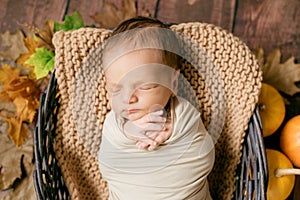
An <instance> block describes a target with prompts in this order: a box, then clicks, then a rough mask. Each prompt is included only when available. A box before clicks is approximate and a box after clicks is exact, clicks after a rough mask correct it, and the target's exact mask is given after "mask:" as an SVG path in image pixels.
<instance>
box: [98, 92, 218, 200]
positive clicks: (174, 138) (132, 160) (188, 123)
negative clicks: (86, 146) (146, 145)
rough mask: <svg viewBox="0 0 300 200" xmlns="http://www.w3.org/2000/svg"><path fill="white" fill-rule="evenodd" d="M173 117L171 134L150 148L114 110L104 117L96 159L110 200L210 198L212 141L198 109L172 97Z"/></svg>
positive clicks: (212, 158) (194, 199) (195, 199)
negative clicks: (137, 139) (127, 132)
mask: <svg viewBox="0 0 300 200" xmlns="http://www.w3.org/2000/svg"><path fill="white" fill-rule="evenodd" d="M171 118H172V120H173V130H172V135H171V137H170V138H169V139H168V140H167V141H165V142H164V143H163V144H161V145H160V146H159V147H158V148H157V149H156V150H154V151H147V150H140V149H138V148H137V147H136V145H135V141H133V140H130V139H128V138H127V137H126V136H125V135H124V134H123V132H122V129H121V127H120V123H119V122H120V120H119V119H118V117H117V116H116V114H115V113H114V112H113V111H111V112H110V113H109V114H108V115H107V116H106V119H105V122H104V127H103V134H102V142H101V147H100V151H99V155H98V159H99V165H100V170H101V172H102V175H103V178H104V179H105V180H107V182H108V188H109V195H110V199H111V200H116V199H120V200H139V199H145V200H148V199H149V200H150V199H151V200H162V199H172V200H177V199H178V200H183V199H188V200H201V199H204V200H206V199H211V197H210V194H209V187H208V183H207V176H208V174H209V172H210V171H211V169H212V167H213V163H214V144H213V142H212V140H211V137H210V136H209V134H208V133H207V131H206V129H205V127H204V125H203V123H202V121H201V118H200V113H199V111H198V110H197V109H196V108H195V107H193V106H192V105H191V104H190V103H189V102H188V101H186V100H184V99H182V98H180V97H177V98H172V100H171Z"/></svg>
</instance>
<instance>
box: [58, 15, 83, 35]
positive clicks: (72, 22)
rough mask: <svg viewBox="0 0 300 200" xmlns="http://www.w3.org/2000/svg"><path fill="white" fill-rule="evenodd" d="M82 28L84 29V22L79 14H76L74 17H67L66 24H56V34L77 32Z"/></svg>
mask: <svg viewBox="0 0 300 200" xmlns="http://www.w3.org/2000/svg"><path fill="white" fill-rule="evenodd" d="M81 27H84V22H83V19H82V17H81V15H80V13H79V12H74V13H73V14H72V15H67V16H66V17H65V20H64V23H58V22H54V32H57V31H60V30H64V31H69V30H76V29H79V28H81Z"/></svg>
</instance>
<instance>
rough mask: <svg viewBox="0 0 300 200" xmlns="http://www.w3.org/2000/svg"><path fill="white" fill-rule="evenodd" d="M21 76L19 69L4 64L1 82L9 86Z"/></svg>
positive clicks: (0, 76)
mask: <svg viewBox="0 0 300 200" xmlns="http://www.w3.org/2000/svg"><path fill="white" fill-rule="evenodd" d="M19 74H20V70H19V69H17V68H15V67H11V66H9V65H7V64H3V65H2V68H0V82H1V83H2V85H5V84H8V83H9V82H10V81H11V80H13V79H15V78H17V77H19Z"/></svg>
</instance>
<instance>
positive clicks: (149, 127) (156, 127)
mask: <svg viewBox="0 0 300 200" xmlns="http://www.w3.org/2000/svg"><path fill="white" fill-rule="evenodd" d="M164 129H165V123H147V124H145V127H144V130H145V132H155V131H162V130H164Z"/></svg>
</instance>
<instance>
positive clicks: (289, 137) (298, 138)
mask: <svg viewBox="0 0 300 200" xmlns="http://www.w3.org/2000/svg"><path fill="white" fill-rule="evenodd" d="M280 148H281V149H282V151H283V152H284V154H285V155H286V156H287V157H288V158H289V159H290V160H291V161H292V163H293V164H294V165H295V166H297V167H300V115H297V116H295V117H293V118H292V119H290V120H289V121H288V122H287V123H286V124H285V125H284V127H283V129H282V132H281V134H280Z"/></svg>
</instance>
